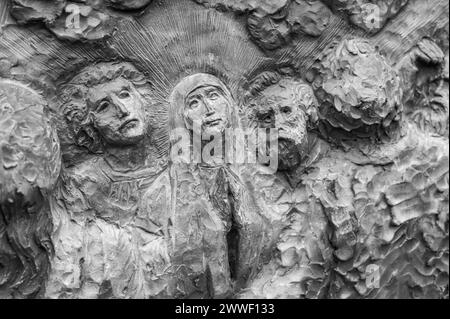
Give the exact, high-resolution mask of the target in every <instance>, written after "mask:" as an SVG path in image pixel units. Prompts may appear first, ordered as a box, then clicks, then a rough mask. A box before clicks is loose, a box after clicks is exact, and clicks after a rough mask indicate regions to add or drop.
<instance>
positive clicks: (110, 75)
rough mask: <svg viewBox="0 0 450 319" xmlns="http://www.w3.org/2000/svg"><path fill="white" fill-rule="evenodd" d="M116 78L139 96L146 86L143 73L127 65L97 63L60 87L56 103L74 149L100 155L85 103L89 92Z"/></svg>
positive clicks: (99, 143) (100, 140)
mask: <svg viewBox="0 0 450 319" xmlns="http://www.w3.org/2000/svg"><path fill="white" fill-rule="evenodd" d="M118 78H124V79H126V80H129V81H130V82H132V83H133V84H134V86H135V87H136V89H137V90H138V92H140V93H141V94H142V95H143V96H144V95H146V94H145V93H143V91H142V89H143V88H144V87H145V86H146V85H148V84H149V83H148V82H147V81H146V79H145V76H144V74H143V73H141V72H140V71H138V70H137V69H136V68H135V67H134V66H133V65H132V64H131V63H128V62H101V63H98V64H95V65H90V66H88V67H86V68H84V69H83V70H82V71H81V72H80V73H78V74H77V75H76V76H75V77H74V78H73V79H72V80H70V81H69V82H67V83H65V84H64V85H62V87H61V91H60V93H59V96H58V97H59V100H60V101H61V111H62V115H63V116H64V119H65V121H66V124H67V125H68V128H69V132H68V133H69V135H70V137H69V140H70V141H71V143H73V144H74V145H76V146H79V147H83V148H86V149H88V150H89V151H90V152H92V153H101V152H102V151H103V148H104V142H103V140H102V138H101V137H100V135H99V133H98V132H97V130H96V129H95V128H94V125H93V118H92V117H91V116H90V109H89V106H88V105H87V103H86V99H87V94H88V92H89V89H90V88H92V87H95V86H98V85H101V84H104V83H107V82H110V81H113V80H115V79H118Z"/></svg>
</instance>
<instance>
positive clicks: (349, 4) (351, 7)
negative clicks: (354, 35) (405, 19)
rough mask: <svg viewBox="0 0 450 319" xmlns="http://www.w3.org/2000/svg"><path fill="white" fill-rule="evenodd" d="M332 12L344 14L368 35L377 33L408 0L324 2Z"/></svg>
mask: <svg viewBox="0 0 450 319" xmlns="http://www.w3.org/2000/svg"><path fill="white" fill-rule="evenodd" d="M323 2H325V3H327V4H328V5H329V6H330V7H331V8H333V10H334V11H337V12H344V13H345V14H346V15H348V17H349V19H350V21H351V22H352V23H353V24H354V25H356V26H358V27H360V28H362V29H364V30H365V31H367V32H369V33H377V32H378V31H380V30H382V29H383V27H384V26H385V25H386V23H387V22H388V21H389V20H390V19H391V18H393V17H395V16H396V15H397V14H398V13H399V11H400V10H401V9H402V8H403V7H404V6H405V5H406V4H407V3H408V0H338V1H333V0H324V1H323Z"/></svg>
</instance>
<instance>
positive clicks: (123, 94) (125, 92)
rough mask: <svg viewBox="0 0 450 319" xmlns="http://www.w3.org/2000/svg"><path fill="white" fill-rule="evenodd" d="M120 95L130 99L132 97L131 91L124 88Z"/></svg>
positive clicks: (122, 97)
mask: <svg viewBox="0 0 450 319" xmlns="http://www.w3.org/2000/svg"><path fill="white" fill-rule="evenodd" d="M119 97H120V98H121V99H128V98H129V97H130V92H129V91H128V90H122V92H120V94H119Z"/></svg>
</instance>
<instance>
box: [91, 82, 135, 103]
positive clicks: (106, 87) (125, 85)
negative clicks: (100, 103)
mask: <svg viewBox="0 0 450 319" xmlns="http://www.w3.org/2000/svg"><path fill="white" fill-rule="evenodd" d="M132 86H133V83H132V82H131V81H129V80H127V79H124V78H117V79H114V80H112V81H110V82H106V83H102V84H99V85H96V86H93V87H91V88H89V90H88V98H89V99H90V100H98V99H103V98H105V97H106V96H108V94H110V93H119V92H120V91H122V90H123V89H131V87H132Z"/></svg>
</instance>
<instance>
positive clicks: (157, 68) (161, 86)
mask: <svg viewBox="0 0 450 319" xmlns="http://www.w3.org/2000/svg"><path fill="white" fill-rule="evenodd" d="M109 44H110V45H111V47H113V48H114V49H115V50H116V52H118V54H119V55H120V56H122V58H124V59H127V60H131V61H133V62H135V63H136V64H138V65H139V67H140V69H141V70H143V71H144V72H146V73H147V76H148V77H149V79H150V81H151V82H152V83H153V85H154V88H155V91H156V92H158V95H159V96H160V98H161V99H163V100H167V99H168V97H169V96H170V94H171V92H172V90H173V88H174V87H175V86H176V85H177V83H178V82H179V81H180V80H181V79H182V78H185V77H187V76H190V75H193V74H196V73H207V74H212V75H215V76H217V77H218V78H219V79H220V80H221V81H223V82H224V83H225V84H226V85H227V86H228V88H229V89H230V91H231V93H232V94H233V95H235V94H237V92H238V91H239V87H240V85H241V84H242V81H244V82H245V81H246V78H249V77H251V75H252V74H256V73H257V72H258V70H261V69H264V68H267V66H269V65H271V64H273V61H272V60H271V59H269V58H267V57H266V56H265V55H264V54H263V53H262V52H261V51H260V49H259V48H258V47H257V46H256V45H255V44H253V43H252V42H251V41H250V40H249V36H248V33H247V30H246V28H245V24H244V23H239V22H238V21H236V18H235V16H234V15H233V14H231V13H230V14H229V13H222V12H218V11H216V10H214V9H208V8H205V7H203V6H201V5H198V4H196V3H194V2H193V1H191V0H165V1H159V2H156V1H155V2H153V4H152V5H150V6H149V7H148V8H147V11H146V12H145V13H144V15H143V16H141V17H139V18H137V19H129V20H124V21H122V22H121V23H120V25H119V27H118V31H117V32H116V34H115V35H114V37H113V38H112V39H111V40H110V41H109Z"/></svg>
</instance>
